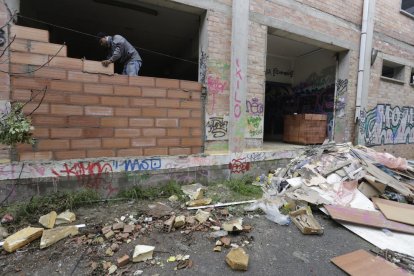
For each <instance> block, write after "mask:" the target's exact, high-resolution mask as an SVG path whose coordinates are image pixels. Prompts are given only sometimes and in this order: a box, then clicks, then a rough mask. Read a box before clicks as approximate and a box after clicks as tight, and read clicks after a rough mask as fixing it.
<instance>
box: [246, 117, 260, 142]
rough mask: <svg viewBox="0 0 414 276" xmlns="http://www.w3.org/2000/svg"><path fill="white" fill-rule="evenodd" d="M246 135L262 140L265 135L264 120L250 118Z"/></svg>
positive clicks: (248, 118)
mask: <svg viewBox="0 0 414 276" xmlns="http://www.w3.org/2000/svg"><path fill="white" fill-rule="evenodd" d="M245 134H246V136H247V137H248V138H261V137H262V134H263V118H262V117H261V116H248V117H247V128H246V133H245Z"/></svg>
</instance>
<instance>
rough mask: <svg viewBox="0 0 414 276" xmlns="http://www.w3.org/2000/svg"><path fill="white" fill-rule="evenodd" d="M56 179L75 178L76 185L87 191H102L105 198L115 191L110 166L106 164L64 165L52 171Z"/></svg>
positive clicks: (79, 163)
mask: <svg viewBox="0 0 414 276" xmlns="http://www.w3.org/2000/svg"><path fill="white" fill-rule="evenodd" d="M52 173H53V174H54V175H55V176H56V177H67V178H68V179H69V178H70V177H76V178H77V181H78V183H79V184H80V185H81V186H83V187H85V188H88V189H94V190H104V191H106V193H107V196H110V195H111V194H113V193H114V192H116V191H117V189H116V188H113V187H112V175H113V174H112V173H113V170H112V166H111V164H110V163H108V162H75V163H73V164H67V163H64V164H63V167H62V168H60V169H52Z"/></svg>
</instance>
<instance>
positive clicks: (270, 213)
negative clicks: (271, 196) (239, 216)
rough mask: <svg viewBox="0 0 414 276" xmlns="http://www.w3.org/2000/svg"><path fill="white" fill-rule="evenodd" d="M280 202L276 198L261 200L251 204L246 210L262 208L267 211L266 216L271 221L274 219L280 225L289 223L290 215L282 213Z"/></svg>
mask: <svg viewBox="0 0 414 276" xmlns="http://www.w3.org/2000/svg"><path fill="white" fill-rule="evenodd" d="M280 206H281V204H280V203H278V202H277V201H274V200H259V201H257V202H255V203H253V204H251V205H250V206H247V207H246V208H245V210H246V211H255V210H257V209H261V210H262V211H263V212H265V213H266V218H267V219H268V220H270V221H273V222H275V223H277V224H279V225H289V223H290V219H289V217H288V216H285V215H283V214H281V213H280V211H279V207H280Z"/></svg>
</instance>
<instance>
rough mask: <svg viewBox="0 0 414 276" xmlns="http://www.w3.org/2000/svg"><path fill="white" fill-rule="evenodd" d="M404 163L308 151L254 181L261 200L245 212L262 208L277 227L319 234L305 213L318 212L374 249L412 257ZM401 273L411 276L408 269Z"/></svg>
mask: <svg viewBox="0 0 414 276" xmlns="http://www.w3.org/2000/svg"><path fill="white" fill-rule="evenodd" d="M409 164H411V163H410V162H409V161H407V160H405V159H403V158H396V157H394V156H393V155H391V154H389V153H385V152H384V153H379V152H376V151H374V150H372V149H370V148H366V147H363V146H356V147H354V146H352V145H351V144H335V143H327V144H324V145H321V146H317V147H310V148H308V149H307V150H306V151H304V153H303V154H302V155H300V156H298V157H296V158H295V159H293V160H292V161H291V162H290V164H289V165H288V166H287V167H285V168H276V169H275V170H274V171H271V172H270V173H269V175H267V176H266V175H261V176H259V177H258V178H257V179H256V180H257V181H256V182H254V183H253V184H254V185H260V186H261V187H262V189H263V191H264V195H263V198H262V199H261V200H259V201H257V202H255V203H253V204H252V205H251V206H248V207H247V208H245V209H246V210H247V211H252V210H256V209H261V210H263V211H264V212H265V213H266V217H267V218H268V219H269V220H271V221H274V222H276V223H278V224H280V225H287V224H289V223H290V222H291V221H293V223H294V224H295V225H296V226H297V227H298V228H299V229H300V230H301V232H302V233H304V234H322V233H323V229H322V228H321V226H320V225H319V223H318V222H317V221H316V220H315V218H314V217H313V215H312V212H311V208H310V206H312V207H317V208H319V209H320V210H321V211H322V212H324V213H325V214H328V215H330V216H331V217H332V218H333V219H335V220H336V221H338V222H339V223H341V224H342V225H344V226H345V227H346V228H348V229H349V230H351V231H353V232H354V233H356V234H357V235H359V236H361V237H362V238H364V239H366V240H367V241H369V242H371V243H373V244H374V245H375V246H377V247H378V248H381V249H388V250H394V251H398V252H399V253H400V254H407V255H410V256H414V247H413V246H412V245H413V244H414V235H413V234H414V205H412V204H413V200H414V193H413V192H414V169H413V167H411V166H410V165H409ZM377 209H379V211H378V210H377ZM286 210H287V212H286ZM281 211H282V212H281ZM283 211H284V212H283ZM392 231H395V233H394V232H392ZM407 234H410V235H407ZM358 254H359V253H358ZM368 254H369V253H368ZM404 268H405V269H407V268H409V270H410V271H412V272H414V266H413V265H412V266H411V267H409V266H407V265H406V266H405V267H404Z"/></svg>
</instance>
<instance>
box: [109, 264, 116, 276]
mask: <svg viewBox="0 0 414 276" xmlns="http://www.w3.org/2000/svg"><path fill="white" fill-rule="evenodd" d="M117 269H118V267H117V266H116V265H111V267H110V268H109V269H108V274H109V275H111V274H113V273H114V272H115V271H116V270H117Z"/></svg>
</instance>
